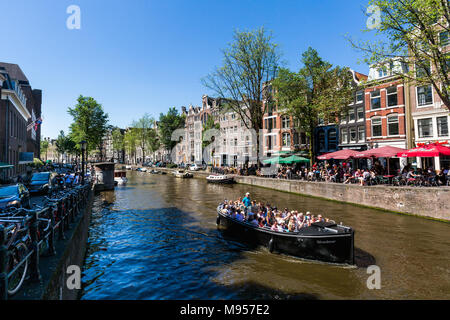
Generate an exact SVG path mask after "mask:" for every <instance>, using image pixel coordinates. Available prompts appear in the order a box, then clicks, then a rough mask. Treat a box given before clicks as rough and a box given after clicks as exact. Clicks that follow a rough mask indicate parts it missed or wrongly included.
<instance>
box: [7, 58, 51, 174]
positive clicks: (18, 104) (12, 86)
mask: <svg viewBox="0 0 450 320" xmlns="http://www.w3.org/2000/svg"><path fill="white" fill-rule="evenodd" d="M0 75H1V76H0V92H1V94H0V150H1V152H0V161H1V162H5V163H8V164H11V165H13V166H14V167H13V168H12V169H10V170H7V171H4V172H3V173H2V178H4V179H6V178H12V177H14V176H17V175H18V174H24V173H25V172H26V166H27V164H28V163H29V162H30V159H28V161H25V159H23V158H24V156H25V155H27V153H28V155H30V154H29V153H32V156H33V157H36V158H39V157H40V134H41V130H40V125H39V124H38V125H37V126H35V125H34V123H35V121H36V120H38V119H40V117H41V103H42V92H41V90H33V89H32V88H31V86H30V83H29V81H28V79H27V78H26V76H25V75H24V73H23V72H22V70H21V69H20V67H19V66H18V65H16V64H10V63H3V62H0ZM27 127H28V128H29V130H27ZM31 161H32V159H31Z"/></svg>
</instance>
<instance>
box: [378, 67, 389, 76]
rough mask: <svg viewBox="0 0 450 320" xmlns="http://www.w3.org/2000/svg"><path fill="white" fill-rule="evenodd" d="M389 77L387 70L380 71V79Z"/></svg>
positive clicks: (381, 69)
mask: <svg viewBox="0 0 450 320" xmlns="http://www.w3.org/2000/svg"><path fill="white" fill-rule="evenodd" d="M387 75H388V73H387V70H386V68H384V67H383V68H380V69H378V78H383V77H386V76H387Z"/></svg>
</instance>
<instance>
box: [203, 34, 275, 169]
mask: <svg viewBox="0 0 450 320" xmlns="http://www.w3.org/2000/svg"><path fill="white" fill-rule="evenodd" d="M233 38H234V42H233V43H231V44H230V45H229V47H228V48H227V49H225V50H223V56H224V57H223V65H222V67H220V68H217V69H216V70H215V71H214V72H213V73H211V74H210V75H208V76H207V77H206V78H204V79H203V80H202V82H203V84H204V85H205V86H206V87H207V88H209V89H210V90H212V91H213V92H215V94H216V95H217V96H218V97H219V98H223V99H225V100H226V101H227V104H226V105H227V108H229V109H231V110H232V111H234V112H236V113H237V114H238V115H239V117H240V118H241V120H243V122H244V124H245V126H246V128H247V129H254V130H256V132H257V133H259V131H260V129H262V123H263V116H264V113H265V112H266V109H267V105H266V104H263V91H264V87H265V84H266V83H268V82H269V81H271V80H272V79H273V78H275V76H276V72H277V68H278V65H279V60H280V54H279V53H278V46H277V45H276V44H275V43H273V41H272V35H271V33H268V32H266V30H265V29H264V28H259V29H257V30H254V31H244V32H239V31H235V33H234V37H233ZM256 149H257V150H256V151H257V164H258V166H259V165H260V161H259V151H260V140H259V139H258V138H257V139H256Z"/></svg>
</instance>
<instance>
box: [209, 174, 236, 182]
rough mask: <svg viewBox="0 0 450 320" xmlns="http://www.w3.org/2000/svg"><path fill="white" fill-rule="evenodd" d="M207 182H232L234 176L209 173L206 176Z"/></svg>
mask: <svg viewBox="0 0 450 320" xmlns="http://www.w3.org/2000/svg"><path fill="white" fill-rule="evenodd" d="M206 180H207V181H208V182H209V183H234V178H233V177H230V176H227V175H213V174H212V175H210V176H207V177H206Z"/></svg>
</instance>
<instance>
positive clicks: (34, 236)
mask: <svg viewBox="0 0 450 320" xmlns="http://www.w3.org/2000/svg"><path fill="white" fill-rule="evenodd" d="M30 236H31V241H32V243H31V248H32V250H33V253H32V254H31V256H30V281H32V282H39V281H41V273H40V272H39V245H38V241H39V240H38V213H37V212H35V213H33V214H32V215H31V219H30Z"/></svg>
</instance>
